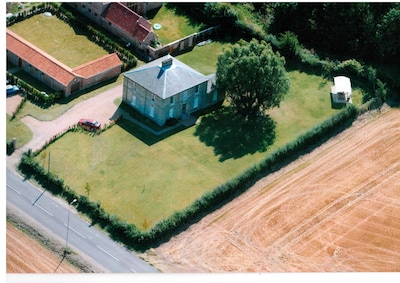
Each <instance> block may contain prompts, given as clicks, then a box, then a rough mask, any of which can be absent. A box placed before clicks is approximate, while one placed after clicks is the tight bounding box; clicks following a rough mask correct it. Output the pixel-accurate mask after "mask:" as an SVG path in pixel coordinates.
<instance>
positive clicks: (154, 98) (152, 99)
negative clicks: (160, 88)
mask: <svg viewBox="0 0 400 283" xmlns="http://www.w3.org/2000/svg"><path fill="white" fill-rule="evenodd" d="M154 100H156V96H155V95H154V94H153V96H152V98H151V101H153V102H154Z"/></svg>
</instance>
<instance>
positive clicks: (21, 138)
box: [6, 114, 33, 147]
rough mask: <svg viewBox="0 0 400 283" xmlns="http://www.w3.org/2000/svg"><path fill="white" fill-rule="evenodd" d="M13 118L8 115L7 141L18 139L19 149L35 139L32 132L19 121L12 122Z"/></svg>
mask: <svg viewBox="0 0 400 283" xmlns="http://www.w3.org/2000/svg"><path fill="white" fill-rule="evenodd" d="M10 119H11V116H10V115H8V114H6V140H7V141H11V140H12V139H13V138H16V139H17V145H16V146H17V147H20V146H21V145H24V144H26V143H28V142H29V141H30V140H31V139H32V138H33V133H32V131H31V130H30V129H29V128H28V127H27V126H26V125H25V124H24V123H22V122H21V121H19V120H18V119H14V120H13V121H12V122H11V121H10Z"/></svg>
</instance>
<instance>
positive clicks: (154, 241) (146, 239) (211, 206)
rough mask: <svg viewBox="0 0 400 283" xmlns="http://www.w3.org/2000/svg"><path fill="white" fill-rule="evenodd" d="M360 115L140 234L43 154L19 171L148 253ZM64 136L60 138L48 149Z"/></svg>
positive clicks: (339, 117)
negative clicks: (74, 185)
mask: <svg viewBox="0 0 400 283" xmlns="http://www.w3.org/2000/svg"><path fill="white" fill-rule="evenodd" d="M357 115H358V109H357V108H356V107H355V106H354V105H349V106H347V107H346V108H345V109H343V110H342V111H340V112H338V113H337V114H336V115H334V116H332V117H331V118H330V119H328V120H326V121H324V122H323V123H321V124H319V125H317V126H316V127H314V128H313V129H311V130H310V131H308V132H306V133H305V134H303V135H301V136H299V137H298V138H297V139H296V140H294V141H293V142H291V143H288V144H287V145H286V146H284V147H282V148H280V149H279V150H277V151H275V152H273V153H272V154H270V155H268V156H267V157H266V158H265V159H264V160H263V161H261V162H260V163H258V164H256V165H255V166H253V167H251V168H249V169H247V170H245V171H244V172H243V173H242V174H240V175H239V176H237V177H236V178H234V179H232V180H230V181H228V182H226V183H225V184H223V185H220V186H218V187H217V188H215V189H214V190H213V191H211V192H207V193H205V194H204V195H203V196H202V197H200V198H198V199H197V200H195V201H194V202H193V203H192V204H191V205H190V206H188V207H186V208H185V209H183V210H181V211H177V212H175V213H174V214H172V215H171V216H170V217H169V218H166V219H163V220H161V221H160V222H158V223H157V224H156V225H155V226H154V227H152V228H151V229H150V230H149V231H140V230H139V229H138V228H137V227H136V226H135V225H133V224H129V223H127V222H125V221H122V220H120V219H119V218H118V217H117V216H115V215H110V214H108V213H107V212H106V211H104V209H103V208H102V207H101V204H100V203H99V202H91V201H90V200H89V199H88V198H87V197H86V196H82V195H76V193H75V192H74V191H72V190H71V189H70V188H69V187H68V186H66V185H65V184H64V182H63V180H61V179H59V178H58V177H57V176H54V175H53V174H51V173H50V172H46V170H45V169H44V168H43V167H42V166H41V165H40V164H39V163H38V162H36V161H35V160H34V158H33V157H34V156H35V155H37V154H39V152H37V153H34V154H32V153H25V154H23V156H22V158H21V162H20V164H19V170H20V171H21V172H22V173H23V174H24V175H25V176H27V177H33V178H35V179H36V180H37V181H38V182H39V183H40V184H41V185H42V186H43V187H44V188H46V189H47V190H49V191H51V192H52V193H53V194H55V195H60V196H62V197H63V198H65V199H66V200H67V201H68V202H70V201H72V200H73V199H74V198H76V199H78V202H77V203H78V205H77V210H78V211H80V212H82V213H84V214H86V215H88V217H90V219H91V220H92V223H93V224H98V225H100V227H102V228H104V229H105V230H106V231H108V233H109V234H110V236H111V237H112V238H113V239H114V240H117V241H120V242H122V243H124V244H125V245H126V246H127V247H129V248H132V249H135V250H140V251H144V250H146V249H148V248H151V247H155V246H157V245H159V244H160V243H162V242H164V241H167V240H168V239H170V238H171V237H172V236H173V235H175V234H177V233H179V232H180V231H182V230H184V229H185V228H186V227H187V226H188V225H191V224H193V223H195V222H197V221H198V220H199V219H201V218H202V217H203V216H204V215H206V214H208V213H210V212H212V211H214V210H215V209H217V208H219V207H220V206H221V205H223V204H224V203H226V202H228V201H229V200H231V199H233V198H234V197H236V196H237V195H239V194H241V193H242V192H244V191H245V190H247V189H248V188H250V187H251V185H252V184H253V183H254V182H255V181H256V180H258V179H259V178H260V177H261V176H265V175H266V174H268V173H271V172H273V171H276V170H278V169H279V168H281V167H282V166H284V165H285V164H287V163H289V162H291V161H292V160H294V159H295V158H297V157H298V156H299V155H301V154H303V153H305V152H307V151H309V150H311V149H312V148H313V147H314V146H316V145H318V144H320V143H322V141H324V140H325V139H327V138H329V137H331V136H332V135H334V134H335V133H336V132H337V131H339V130H341V129H343V128H344V127H346V126H347V125H349V124H351V123H352V121H353V120H354V119H355V118H356V117H357ZM74 130H76V128H70V129H68V130H67V131H66V132H68V131H74ZM62 135H63V134H60V135H57V136H56V137H55V138H54V139H53V140H52V141H50V142H49V143H47V144H46V146H47V145H48V144H50V143H51V142H53V141H54V140H56V139H58V138H60V137H61V136H62Z"/></svg>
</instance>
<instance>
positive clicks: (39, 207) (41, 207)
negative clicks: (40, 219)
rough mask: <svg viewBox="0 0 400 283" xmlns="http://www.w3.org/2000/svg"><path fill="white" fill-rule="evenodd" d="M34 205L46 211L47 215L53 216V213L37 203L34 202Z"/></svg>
mask: <svg viewBox="0 0 400 283" xmlns="http://www.w3.org/2000/svg"><path fill="white" fill-rule="evenodd" d="M35 206H37V207H38V208H40V209H41V210H43V211H44V212H46V213H47V214H48V215H50V216H53V214H51V213H50V212H48V211H47V210H46V209H44V208H43V207H41V206H40V205H38V204H35Z"/></svg>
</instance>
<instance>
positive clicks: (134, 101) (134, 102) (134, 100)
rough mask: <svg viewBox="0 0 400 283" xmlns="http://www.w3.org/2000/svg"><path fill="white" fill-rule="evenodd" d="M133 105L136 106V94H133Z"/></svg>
mask: <svg viewBox="0 0 400 283" xmlns="http://www.w3.org/2000/svg"><path fill="white" fill-rule="evenodd" d="M131 105H132V106H133V107H136V95H132V100H131Z"/></svg>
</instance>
